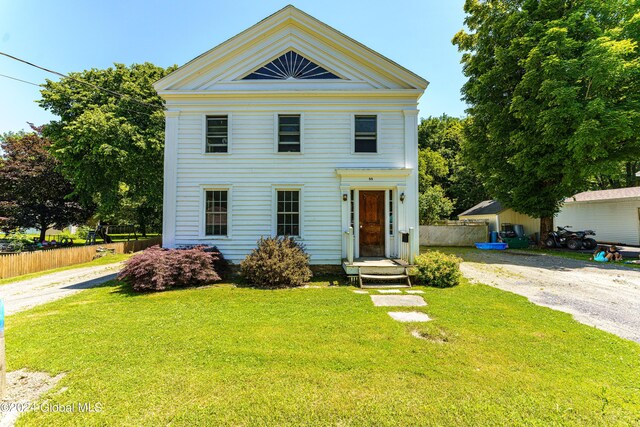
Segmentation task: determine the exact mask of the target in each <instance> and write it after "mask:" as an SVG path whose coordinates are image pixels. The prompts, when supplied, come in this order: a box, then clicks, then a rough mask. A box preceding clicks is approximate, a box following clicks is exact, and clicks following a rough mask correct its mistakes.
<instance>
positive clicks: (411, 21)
mask: <svg viewBox="0 0 640 427" xmlns="http://www.w3.org/2000/svg"><path fill="white" fill-rule="evenodd" d="M288 3H292V4H293V5H294V6H296V7H298V8H299V9H302V10H303V11H305V12H307V13H309V14H310V15H312V16H314V17H316V18H318V19H319V20H321V21H323V22H325V23H327V24H328V25H331V26H332V27H334V28H336V29H338V30H339V31H342V32H343V33H345V34H347V35H348V36H350V37H352V38H354V39H356V40H358V41H359V42H361V43H363V44H365V45H367V46H368V47H370V48H372V49H374V50H376V51H378V52H380V53H381V54H383V55H385V56H387V57H388V58H390V59H392V60H394V61H396V62H398V63H399V64H401V65H403V66H405V67H406V68H408V69H410V70H411V71H413V72H415V73H417V74H419V75H420V76H422V77H424V78H425V79H427V80H429V81H430V82H431V84H430V85H429V87H428V88H427V91H426V93H425V95H424V96H423V97H422V99H421V101H420V105H419V108H420V117H427V116H430V115H440V114H442V113H447V114H450V115H453V116H461V115H464V109H465V105H464V103H463V102H462V101H461V100H460V87H461V86H462V84H463V83H464V81H465V79H464V76H463V75H462V71H461V65H460V54H459V53H458V52H457V50H456V47H455V46H453V45H452V44H451V38H452V37H453V35H454V34H455V33H456V32H457V31H458V30H460V28H462V25H463V19H464V13H463V10H462V6H463V3H464V0H448V1H443V0H395V1H388V0H387V1H381V0H362V1H361V0H351V1H345V0H342V1H337V0H323V1H317V0H316V1H312V0H300V1H295V2H287V1H275V0H253V1H247V0H233V1H228V0H225V1H220V0H209V1H201V0H198V1H189V0H183V1H175V0H174V1H153V2H151V1H146V2H143V1H136V0H128V1H122V0H109V1H79V0H78V1H68V0H60V1H55V2H54V1H42V0H41V1H34V0H20V1H14V0H0V51H2V52H5V53H8V54H11V55H13V56H17V57H19V58H23V59H26V60H28V61H30V62H33V63H35V64H38V65H41V66H44V67H47V68H50V69H53V70H56V71H60V72H62V73H68V72H71V71H81V70H84V69H89V68H106V67H109V66H111V65H112V64H113V63H114V62H120V63H124V64H132V63H141V62H145V61H149V62H152V63H154V64H156V65H160V66H163V67H167V66H169V65H172V64H178V65H182V64H184V63H185V62H187V61H189V60H191V59H192V58H194V57H196V56H198V55H200V54H201V53H203V52H205V51H207V50H209V49H210V48H212V47H214V46H216V45H217V44H219V43H221V42H223V41H224V40H226V39H228V38H230V37H232V36H234V35H236V34H237V33H239V32H241V31H242V30H244V29H246V28H248V27H250V26H251V25H253V24H255V23H256V22H258V21H260V20H261V19H263V18H265V17H267V16H268V15H270V14H272V13H273V12H275V11H277V10H279V9H281V8H282V7H284V6H286V5H287V4H288ZM0 74H5V75H8V76H12V77H16V78H20V79H23V80H27V81H30V82H34V83H43V82H44V80H45V78H50V79H56V77H55V76H54V75H51V74H48V73H46V72H44V71H41V70H37V69H35V68H32V67H29V66H27V65H24V64H21V63H18V62H16V61H13V60H11V59H9V58H6V57H2V56H0ZM39 97H40V93H39V88H38V87H36V86H32V85H28V84H25V83H21V82H17V81H14V80H10V79H7V78H5V77H0V133H3V132H7V131H18V130H20V129H25V128H27V124H26V122H27V121H30V122H33V123H35V124H43V123H46V122H48V121H49V120H51V119H53V118H54V117H53V116H52V115H50V114H49V113H47V112H46V111H44V110H43V109H41V108H40V107H38V105H37V104H36V103H35V101H36V100H37V99H39Z"/></svg>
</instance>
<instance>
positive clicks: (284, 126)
mask: <svg viewBox="0 0 640 427" xmlns="http://www.w3.org/2000/svg"><path fill="white" fill-rule="evenodd" d="M278 152H280V153H286V152H293V153H299V152H300V116H299V115H279V116H278Z"/></svg>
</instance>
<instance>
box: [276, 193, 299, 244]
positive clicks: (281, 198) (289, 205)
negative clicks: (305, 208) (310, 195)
mask: <svg viewBox="0 0 640 427" xmlns="http://www.w3.org/2000/svg"><path fill="white" fill-rule="evenodd" d="M276 206H277V207H276V209H277V212H276V233H277V235H278V236H300V190H278V191H277V203H276Z"/></svg>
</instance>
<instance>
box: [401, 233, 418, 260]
mask: <svg viewBox="0 0 640 427" xmlns="http://www.w3.org/2000/svg"><path fill="white" fill-rule="evenodd" d="M414 232H415V231H414V228H413V227H409V231H401V232H400V254H399V255H400V259H401V260H403V261H404V262H406V263H407V264H412V263H413V259H414V256H415V254H414V253H413V249H412V245H411V242H413V234H414Z"/></svg>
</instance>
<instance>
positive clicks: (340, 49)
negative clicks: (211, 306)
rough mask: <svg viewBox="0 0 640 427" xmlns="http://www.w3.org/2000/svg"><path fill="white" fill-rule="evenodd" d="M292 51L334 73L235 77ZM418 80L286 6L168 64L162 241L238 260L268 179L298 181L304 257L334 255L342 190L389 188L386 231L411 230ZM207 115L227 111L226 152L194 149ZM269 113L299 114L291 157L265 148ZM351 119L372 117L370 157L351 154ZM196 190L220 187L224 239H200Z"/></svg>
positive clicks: (268, 198)
mask: <svg viewBox="0 0 640 427" xmlns="http://www.w3.org/2000/svg"><path fill="white" fill-rule="evenodd" d="M399 42H402V41H400V40H399ZM292 50H293V51H295V52H297V53H298V54H300V55H302V56H304V57H306V58H307V59H309V60H310V61H312V62H314V63H315V64H317V65H319V66H322V67H323V68H325V69H327V70H329V71H331V72H332V73H334V74H335V75H336V76H338V77H339V79H298V78H295V77H294V76H291V78H287V79H283V80H243V77H244V76H246V75H247V74H249V73H251V72H253V71H255V70H256V69H258V68H260V67H261V66H263V65H264V64H266V63H268V62H270V61H272V60H273V59H275V58H278V57H280V56H281V55H283V54H285V53H286V52H288V51H292ZM427 85H428V82H427V81H426V80H424V79H423V78H421V77H420V76H417V75H416V74H414V73H412V72H411V71H409V70H407V69H405V68H403V67H401V66H400V65H398V64H396V63H395V62H393V61H391V60H389V59H387V58H385V57H383V56H382V55H380V54H378V53H376V52H375V51H373V50H371V49H369V48H367V47H365V46H363V45H362V44H360V43H358V42H356V41H354V40H352V39H350V38H349V37H347V36H345V35H344V34H342V33H340V32H338V31H336V30H334V29H333V28H331V27H329V26H327V25H325V24H323V23H322V22H320V21H318V20H317V19H315V18H313V17H312V16H310V15H308V14H306V13H304V12H302V11H300V10H299V9H296V8H295V7H293V6H291V5H289V6H286V7H284V8H283V9H281V10H280V11H278V12H276V13H274V14H272V15H270V16H269V17H267V18H265V19H264V20H262V21H260V22H259V23H257V24H256V25H254V26H252V27H250V28H249V29H247V30H245V31H243V32H241V33H239V34H238V35H237V36H235V37H232V38H231V39H229V40H227V41H226V42H224V43H222V44H220V45H218V46H217V47H216V48H214V49H211V50H210V51H208V52H205V53H203V54H202V55H200V56H198V57H197V58H195V59H193V60H192V61H190V62H188V63H187V64H185V65H184V66H182V67H180V68H178V69H177V70H176V71H174V72H173V73H171V74H170V75H168V76H166V77H164V78H163V79H161V80H159V81H158V82H156V83H154V87H155V89H156V90H157V91H158V94H159V95H160V96H161V97H162V98H163V99H164V100H165V105H166V110H167V111H166V119H167V121H166V140H165V142H166V146H165V168H164V174H165V175H164V176H165V187H164V204H163V209H164V219H163V228H164V232H163V244H164V245H166V246H169V247H171V246H178V245H183V244H196V243H203V244H215V245H217V246H218V247H219V248H220V249H221V250H222V252H223V253H224V255H225V256H226V257H227V258H229V259H230V260H231V261H233V262H238V261H240V260H242V259H243V258H244V257H245V256H246V255H247V254H248V253H249V252H250V251H251V250H252V249H253V248H255V245H256V241H257V240H258V239H259V238H260V237H261V236H271V235H273V234H274V232H275V230H274V217H275V212H274V210H275V209H274V208H275V204H274V197H275V194H274V193H275V190H274V189H275V188H277V187H279V186H282V187H287V186H299V187H300V188H301V191H302V200H301V206H302V208H301V209H302V212H301V213H302V218H301V226H302V234H303V235H302V238H301V240H302V242H303V243H304V244H305V246H306V248H307V250H308V252H309V254H310V255H311V263H313V264H339V263H340V262H341V259H342V257H343V255H344V253H345V252H343V240H344V230H345V228H346V229H348V227H349V221H348V211H347V208H348V205H347V204H346V203H347V202H344V201H343V200H342V195H343V194H344V193H345V192H346V193H347V196H348V195H349V194H350V192H349V189H354V191H359V190H358V189H359V188H368V189H373V188H375V187H377V190H385V189H396V191H395V193H394V199H393V200H392V201H391V203H392V204H393V206H395V209H396V211H394V215H395V220H394V227H395V228H394V230H390V231H392V232H393V233H394V234H395V233H398V232H399V231H401V230H407V229H408V228H409V227H415V228H416V229H417V224H418V218H417V214H418V206H417V201H418V188H417V151H418V150H417V115H418V112H417V101H418V98H419V97H420V96H421V95H422V93H423V92H424V90H425V89H426V87H427ZM216 114H218V115H227V116H228V118H229V126H230V128H229V129H230V131H229V137H230V138H229V141H230V142H229V147H230V151H229V153H227V154H218V153H216V154H209V153H204V146H205V144H204V141H205V135H204V133H205V117H206V115H216ZM277 114H301V116H302V153H277V148H276V147H277V146H276V134H277V130H276V126H277V125H276V117H277ZM357 114H375V115H376V116H377V117H378V122H377V123H378V129H377V131H378V152H377V153H374V154H371V153H366V154H365V153H354V152H353V137H354V135H353V134H354V129H353V121H354V115H357ZM337 169H339V170H340V171H341V172H340V174H341V175H338V173H337V171H336V170H337ZM357 169H372V170H376V172H375V173H373V172H371V171H368V172H367V174H366V176H363V175H361V174H360V173H361V171H358V170H357ZM390 169H393V170H390ZM354 170H355V171H354ZM372 175H373V176H372ZM207 187H210V188H215V187H224V188H229V189H230V190H229V191H230V206H229V223H228V224H229V236H227V237H226V238H217V239H216V238H211V237H206V236H204V233H203V231H204V230H203V228H204V209H203V198H204V189H205V188H207ZM399 191H402V192H403V193H405V196H406V197H403V198H402V200H403V202H402V204H400V201H399V194H398V192H399ZM385 209H388V206H386V207H385ZM397 240H398V239H395V238H389V239H387V246H386V249H387V252H385V253H387V254H388V255H390V256H391V255H392V254H394V253H396V252H397V248H396V246H397V244H396V243H397ZM414 240H415V241H414V242H412V243H411V245H412V247H413V251H414V253H416V252H417V250H418V246H417V245H418V241H417V235H416V237H415V239H414ZM390 245H393V246H390ZM357 251H358V249H357V247H356V253H357Z"/></svg>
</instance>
